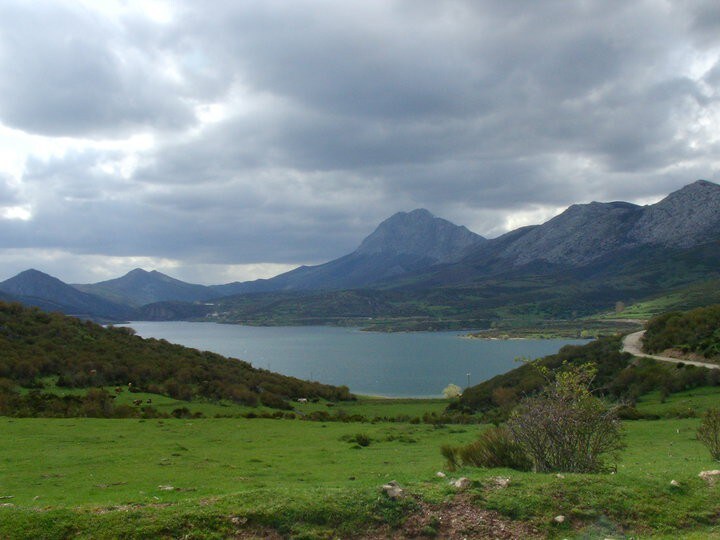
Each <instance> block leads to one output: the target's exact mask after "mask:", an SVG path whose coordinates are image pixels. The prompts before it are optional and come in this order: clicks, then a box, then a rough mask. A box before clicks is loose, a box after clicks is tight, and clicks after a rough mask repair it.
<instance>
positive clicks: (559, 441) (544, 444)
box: [508, 365, 623, 473]
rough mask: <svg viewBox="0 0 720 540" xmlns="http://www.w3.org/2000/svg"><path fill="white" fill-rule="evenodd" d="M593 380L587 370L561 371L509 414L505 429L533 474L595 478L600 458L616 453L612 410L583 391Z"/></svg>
mask: <svg viewBox="0 0 720 540" xmlns="http://www.w3.org/2000/svg"><path fill="white" fill-rule="evenodd" d="M543 374H544V375H545V376H547V377H548V378H551V374H549V373H548V372H544V373H543ZM594 374H595V370H594V369H593V368H592V367H591V366H590V365H585V366H581V367H570V368H567V369H566V370H565V371H562V372H560V373H557V374H556V375H555V376H554V377H552V380H551V382H550V383H549V384H548V385H547V386H546V387H545V389H544V390H543V391H542V392H541V393H540V394H539V395H537V396H535V397H529V398H525V399H524V400H522V401H521V402H520V404H519V405H518V407H517V408H516V409H515V410H514V411H513V413H512V415H511V417H510V419H509V420H508V429H509V430H510V433H511V434H512V437H513V439H514V440H515V441H517V443H518V444H519V445H520V446H521V447H522V448H523V449H524V450H525V452H526V453H527V455H528V456H529V457H530V459H531V460H532V462H533V468H534V469H535V470H536V471H538V472H550V471H563V472H583V473H589V472H600V471H602V470H604V469H605V458H606V457H607V456H608V455H611V456H612V455H613V454H615V453H616V452H617V451H618V450H619V449H620V448H622V446H623V444H622V425H621V423H620V420H619V418H618V417H617V414H616V412H615V410H614V409H609V408H608V407H607V406H606V405H605V403H603V401H602V400H600V399H598V398H596V397H595V396H593V395H592V394H591V393H590V391H589V386H590V382H591V381H592V378H593V376H594Z"/></svg>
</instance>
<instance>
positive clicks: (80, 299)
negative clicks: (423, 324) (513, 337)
mask: <svg viewBox="0 0 720 540" xmlns="http://www.w3.org/2000/svg"><path fill="white" fill-rule="evenodd" d="M719 268H720V186H718V185H717V184H715V183H712V182H708V181H705V180H698V181H697V182H694V183H692V184H690V185H687V186H685V187H684V188H682V189H680V190H678V191H676V192H674V193H671V194H670V195H668V196H667V197H666V198H665V199H663V200H662V201H660V202H658V203H656V204H653V205H648V206H637V205H634V204H630V203H626V202H610V203H598V202H592V203H589V204H577V205H573V206H570V207H569V208H568V209H567V210H565V211H564V212H563V213H562V214H560V215H558V216H556V217H555V218H553V219H551V220H549V221H547V222H546V223H544V224H542V225H537V226H531V227H523V228H521V229H517V230H515V231H511V232H509V233H507V234H505V235H503V236H500V237H498V238H494V239H489V240H488V239H485V238H483V237H482V236H479V235H477V234H475V233H473V232H471V231H469V230H468V229H466V228H465V227H461V226H457V225H454V224H452V223H450V222H449V221H446V220H444V219H441V218H437V217H435V216H433V215H432V214H431V213H430V212H428V211H427V210H424V209H418V210H413V211H412V212H408V213H405V212H400V213H397V214H395V215H393V216H391V217H390V218H388V219H387V220H385V221H383V222H382V223H381V224H380V225H379V226H378V227H377V229H375V231H374V232H373V233H372V234H371V235H370V236H368V237H367V238H365V240H363V241H362V243H361V244H360V246H359V247H358V248H357V249H356V250H355V251H354V252H352V253H350V254H348V255H345V256H343V257H340V258H338V259H335V260H332V261H330V262H327V263H324V264H321V265H317V266H301V267H299V268H296V269H295V270H292V271H290V272H287V273H284V274H280V275H278V276H276V277H274V278H271V279H262V280H256V281H251V282H244V283H239V282H235V283H228V284H223V285H212V286H204V285H196V284H190V283H185V282H183V281H180V280H177V279H174V278H171V277H169V276H166V275H164V274H162V273H160V272H157V271H152V272H147V271H144V270H141V269H136V270H133V271H131V272H129V273H128V274H126V275H125V276H123V277H120V278H117V279H112V280H109V281H103V282H100V283H95V284H85V285H73V286H70V285H66V284H64V283H62V282H61V281H60V280H58V279H56V278H53V277H51V276H48V275H46V274H43V273H42V272H39V271H36V270H28V271H25V272H22V273H21V274H19V275H18V276H15V277H14V278H11V279H9V280H7V281H4V282H2V283H0V299H3V298H5V299H17V300H19V301H21V302H23V303H27V304H32V305H37V306H39V307H41V308H43V309H50V310H58V311H63V312H65V313H69V314H75V315H80V316H84V317H94V318H104V319H109V320H118V319H130V318H150V319H158V318H159V319H173V318H181V319H186V318H202V317H204V316H207V315H208V314H211V313H214V312H218V311H221V312H223V313H224V315H223V317H224V318H225V320H228V317H229V320H242V321H244V322H248V321H251V322H252V321H254V322H263V321H267V320H268V319H267V318H268V317H269V318H270V319H272V318H273V317H274V316H275V315H277V313H278V312H283V313H293V312H294V313H296V314H299V313H303V314H304V315H307V316H308V317H309V319H308V320H316V319H317V317H320V318H322V316H321V313H322V311H323V310H326V311H327V312H328V313H330V312H331V313H333V314H336V315H337V316H338V317H345V316H349V317H352V316H356V315H357V316H360V317H366V316H368V317H370V316H380V315H382V314H383V313H387V314H394V315H397V316H413V314H415V315H419V314H422V316H435V317H438V316H440V315H438V313H442V310H443V309H445V312H446V314H447V313H450V314H454V315H453V316H456V315H457V316H459V315H458V312H459V311H461V312H462V313H463V315H462V316H463V317H466V318H467V317H469V316H470V315H471V314H472V313H475V315H476V316H483V313H484V311H487V310H495V312H497V310H498V309H500V308H502V307H503V306H504V308H503V309H505V311H507V310H508V309H510V306H511V305H516V306H518V309H528V308H527V306H536V307H537V306H540V307H537V309H539V310H541V311H542V309H545V308H544V307H542V306H541V305H544V306H555V307H550V308H547V310H546V311H547V313H548V314H552V313H554V314H555V315H557V314H558V313H564V312H565V311H563V310H564V309H565V308H562V309H560V308H558V307H557V306H558V305H563V306H564V305H566V304H568V305H569V304H572V303H574V304H575V305H577V306H578V308H579V309H578V310H573V313H575V312H578V311H579V312H583V311H592V310H594V309H599V308H600V306H605V305H607V306H609V305H611V303H613V302H615V301H617V300H621V299H640V298H645V297H648V296H650V295H652V294H657V293H658V292H660V291H663V290H665V289H668V288H672V287H679V286H685V285H689V284H692V283H697V282H700V281H702V280H704V279H712V278H717V277H720V274H718V271H719ZM361 289H362V290H365V291H376V292H366V293H357V292H356V293H353V292H351V291H359V290H361ZM343 291H347V292H343ZM382 291H384V292H382ZM261 293H264V294H265V295H266V296H263V294H261ZM268 294H269V295H270V296H267V295H268ZM270 299H272V301H270ZM543 303H544V304H543ZM206 304H212V305H206ZM310 305H314V306H316V309H315V311H313V312H312V314H310V313H308V312H307V309H308V306H310ZM368 306H371V307H372V308H371V307H368ZM413 306H414V307H413ZM413 309H414V310H415V311H413ZM473 310H474V312H473ZM553 310H554V311H553ZM311 311H312V310H311ZM273 313H275V315H273ZM213 316H216V315H213ZM254 317H255V318H254ZM221 318H222V317H221ZM290 320H294V319H292V317H291V319H290Z"/></svg>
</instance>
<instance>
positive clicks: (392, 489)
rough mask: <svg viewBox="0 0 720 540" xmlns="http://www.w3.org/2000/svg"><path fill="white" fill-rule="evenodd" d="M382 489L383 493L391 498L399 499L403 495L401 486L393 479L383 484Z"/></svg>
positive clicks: (403, 491)
mask: <svg viewBox="0 0 720 540" xmlns="http://www.w3.org/2000/svg"><path fill="white" fill-rule="evenodd" d="M382 490H383V492H385V495H387V496H388V497H390V498H391V499H399V498H401V497H403V496H404V495H405V490H404V489H403V488H401V487H400V484H398V483H397V482H396V481H395V480H392V481H390V482H388V483H387V484H385V485H383V487H382Z"/></svg>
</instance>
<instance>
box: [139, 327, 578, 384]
mask: <svg viewBox="0 0 720 540" xmlns="http://www.w3.org/2000/svg"><path fill="white" fill-rule="evenodd" d="M129 326H132V327H133V328H134V329H135V330H136V331H137V333H138V334H139V335H141V336H143V337H154V338H163V339H166V340H168V341H170V342H171V343H178V344H180V345H186V346H188V347H194V348H196V349H201V350H207V351H212V352H216V353H220V354H222V355H225V356H231V357H233V358H241V359H243V360H246V361H248V362H250V363H252V365H253V366H255V367H259V368H264V369H269V370H272V371H277V372H279V373H283V374H285V375H292V376H294V377H299V378H302V379H310V380H315V381H320V382H323V383H329V384H336V385H340V384H344V385H347V386H349V387H350V390H351V391H352V392H354V393H357V394H371V395H382V396H393V397H428V396H438V395H440V393H441V392H442V390H443V388H445V386H447V385H448V384H449V383H454V384H457V385H459V386H462V387H464V386H466V385H467V383H468V376H467V374H468V373H469V374H470V384H477V383H479V382H481V381H484V380H486V379H489V378H490V377H493V376H495V375H498V374H500V373H504V372H506V371H509V370H510V369H513V368H514V367H517V365H518V363H517V362H516V361H515V359H516V358H517V357H525V358H538V357H541V356H546V355H548V354H553V353H556V352H557V351H558V350H559V349H560V347H562V346H563V345H566V344H570V343H572V344H578V343H586V342H585V341H580V340H566V339H542V340H531V339H527V340H508V341H498V340H481V339H463V338H462V337H461V336H463V335H465V334H466V332H412V333H394V334H385V333H375V332H361V331H360V330H357V329H352V328H331V327H326V326H309V327H308V326H300V327H298V326H289V327H288V326H286V327H254V326H238V325H229V324H215V323H190V322H133V323H131V324H130V325H129Z"/></svg>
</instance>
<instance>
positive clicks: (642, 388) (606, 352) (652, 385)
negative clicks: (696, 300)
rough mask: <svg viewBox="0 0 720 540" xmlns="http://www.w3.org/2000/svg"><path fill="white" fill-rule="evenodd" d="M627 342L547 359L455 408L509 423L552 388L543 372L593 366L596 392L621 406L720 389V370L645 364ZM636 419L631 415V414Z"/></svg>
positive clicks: (602, 343)
mask: <svg viewBox="0 0 720 540" xmlns="http://www.w3.org/2000/svg"><path fill="white" fill-rule="evenodd" d="M620 347H621V337H620V336H612V337H603V338H600V339H598V340H595V341H593V342H590V343H588V344H587V345H566V346H565V347H563V348H562V349H560V351H559V352H558V353H557V354H553V355H550V356H546V357H545V358H541V359H538V360H536V361H534V362H530V363H526V364H523V365H522V366H520V367H518V368H516V369H514V370H512V371H509V372H508V373H504V374H502V375H498V376H496V377H493V378H492V379H489V380H487V381H484V382H482V383H480V384H478V385H476V386H472V387H470V388H468V389H466V390H465V392H463V394H462V396H461V398H460V400H459V401H458V402H456V403H455V404H453V408H460V409H463V410H465V411H468V412H469V411H476V412H481V413H484V414H485V417H486V418H487V419H488V420H493V421H500V420H504V419H505V418H506V417H507V415H508V414H509V412H510V411H511V410H512V409H513V407H515V405H517V404H518V403H519V401H520V400H521V399H522V398H523V397H525V396H528V395H532V394H534V393H536V392H538V391H539V390H540V388H541V387H542V386H543V385H544V384H545V383H546V381H545V380H544V379H543V375H542V373H541V370H540V369H538V367H543V368H547V369H549V370H552V371H557V370H560V371H562V370H564V369H566V367H567V366H579V365H581V364H587V363H590V364H592V365H594V366H595V368H596V369H597V374H596V377H595V379H594V380H593V382H592V387H591V388H592V390H593V391H594V392H595V393H596V394H597V395H602V396H605V397H606V398H608V399H609V400H612V401H615V402H617V403H619V404H625V405H628V406H632V405H633V404H634V403H635V401H636V400H637V399H638V398H639V397H640V396H642V395H645V394H647V393H649V392H652V391H656V390H659V391H660V393H661V395H665V396H667V395H670V394H673V393H675V392H681V391H684V390H690V389H693V388H699V387H702V386H718V385H719V384H720V370H717V369H707V368H703V367H695V366H692V365H683V364H680V365H676V364H667V363H664V362H656V361H654V360H650V359H646V358H643V359H639V361H637V362H636V361H634V357H633V356H632V355H630V354H628V353H623V352H620ZM626 412H627V413H628V414H633V412H632V410H631V409H628V410H626Z"/></svg>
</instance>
